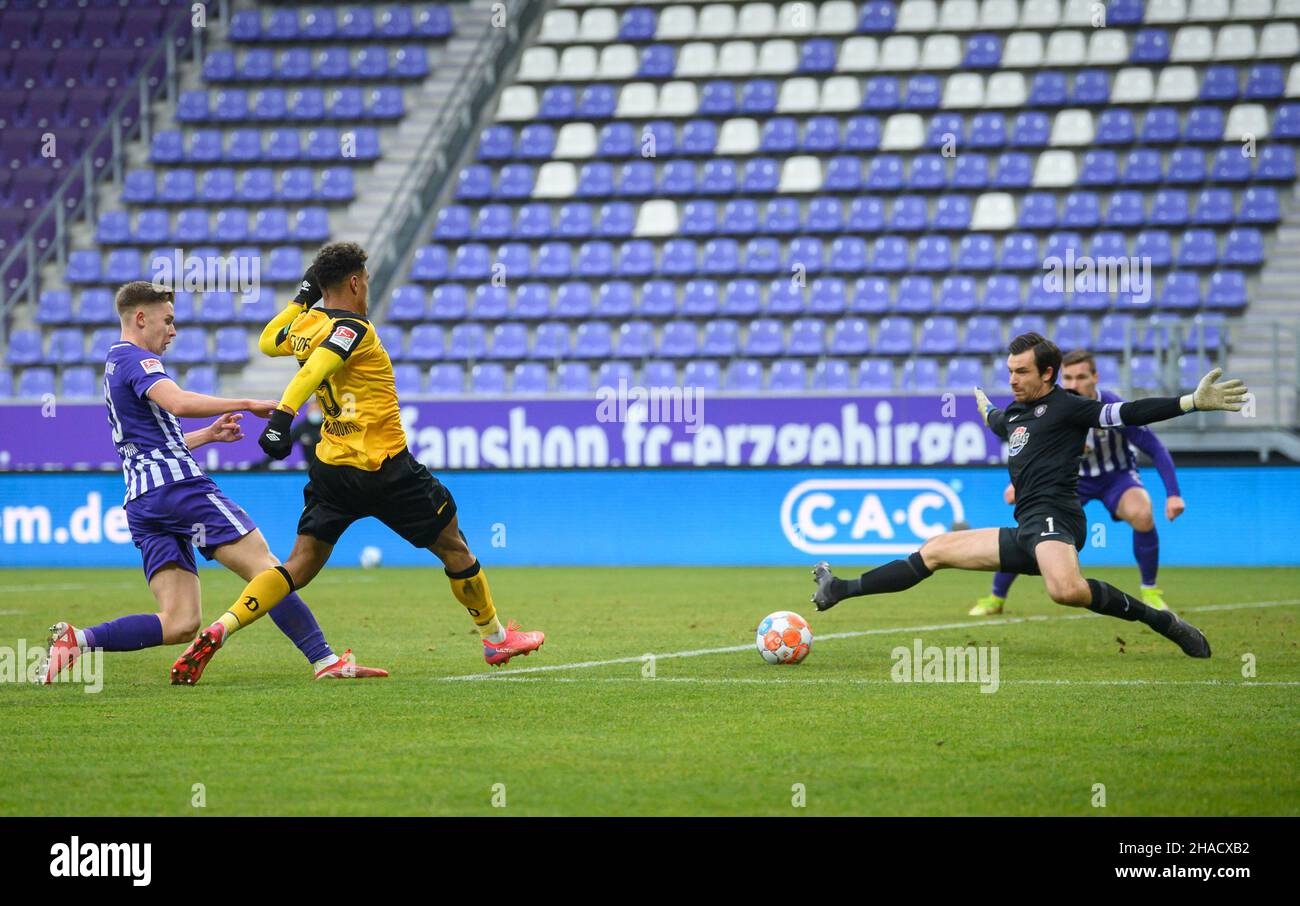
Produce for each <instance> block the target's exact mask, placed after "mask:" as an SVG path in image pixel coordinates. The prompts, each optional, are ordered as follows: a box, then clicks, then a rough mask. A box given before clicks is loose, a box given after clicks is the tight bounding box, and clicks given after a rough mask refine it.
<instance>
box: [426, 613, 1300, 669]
mask: <svg viewBox="0 0 1300 906" xmlns="http://www.w3.org/2000/svg"><path fill="white" fill-rule="evenodd" d="M1295 604H1300V598H1288V599H1286V600H1282V601H1242V602H1237V603H1234V604H1209V605H1206V606H1204V607H1188V608H1185V609H1184V610H1183V611H1182V613H1204V612H1208V611H1217V610H1257V609H1261V608H1265V607H1289V606H1292V605H1295ZM1100 616H1101V615H1100V614H1095V613H1093V612H1092V611H1088V610H1085V611H1083V612H1082V613H1070V614H1063V615H1061V616H1055V617H1053V616H1033V617H998V618H996V619H992V620H964V621H962V622H960V623H931V624H930V625H928V626H894V627H889V628H882V629H861V630H858V631H856V632H830V633H826V634H825V635H818V636H816V641H817V642H826V641H830V640H831V639H857V638H862V637H863V636H869V635H893V634H895V633H900V632H939V631H942V630H947V629H976V628H979V627H983V626H1009V625H1013V624H1016V623H1047V622H1060V621H1063V620H1087V619H1091V618H1093V617H1098V618H1099V617H1100ZM753 647H754V646H753V644H752V643H751V644H748V645H727V646H725V647H722V648H696V649H694V650H690V651H670V652H666V653H664V654H652V653H646V654H639V655H634V656H632V657H616V658H609V659H608V660H603V661H577V662H574V663H571V664H547V665H545V666H542V667H520V668H518V669H515V670H509V671H508V672H505V673H467V674H464V675H462V676H444V677H442V682H460V681H469V680H486V681H499V680H505V679H511V678H514V677H517V676H521V675H523V674H529V673H551V672H553V671H556V670H587V669H590V668H592V667H608V666H612V665H614V664H640V663H643V662H644V661H645V660H646V659H647V658H654V659H655V660H656V661H666V660H671V659H674V658H683V657H703V656H704V655H709V654H734V653H735V652H738V651H749V650H750V649H751V648H753ZM764 682H766V681H764Z"/></svg>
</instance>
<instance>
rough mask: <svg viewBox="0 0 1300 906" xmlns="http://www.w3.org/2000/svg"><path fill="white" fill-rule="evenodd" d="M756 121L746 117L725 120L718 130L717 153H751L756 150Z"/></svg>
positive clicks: (757, 130) (757, 137) (757, 131)
mask: <svg viewBox="0 0 1300 906" xmlns="http://www.w3.org/2000/svg"><path fill="white" fill-rule="evenodd" d="M759 138H760V135H759V129H758V123H757V122H756V121H754V120H752V119H749V118H748V117H742V118H739V119H732V120H727V121H726V122H725V123H723V124H722V127H721V128H720V129H719V130H718V146H717V148H716V151H717V153H718V154H753V153H754V152H755V151H757V150H758V142H759Z"/></svg>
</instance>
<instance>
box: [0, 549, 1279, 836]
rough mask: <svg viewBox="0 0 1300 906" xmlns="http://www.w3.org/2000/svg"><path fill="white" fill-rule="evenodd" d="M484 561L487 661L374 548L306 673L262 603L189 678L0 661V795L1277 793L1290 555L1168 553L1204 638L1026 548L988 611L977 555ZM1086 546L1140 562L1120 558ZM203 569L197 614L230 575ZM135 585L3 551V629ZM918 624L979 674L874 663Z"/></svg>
mask: <svg viewBox="0 0 1300 906" xmlns="http://www.w3.org/2000/svg"><path fill="white" fill-rule="evenodd" d="M837 565H838V567H839V570H840V572H841V573H842V574H848V573H851V572H852V571H853V569H854V567H860V564H852V563H848V562H840V563H838V564H837ZM489 575H490V577H491V581H492V587H493V592H494V596H495V598H496V600H497V602H498V608H499V610H500V611H501V613H502V615H503V616H507V617H513V618H516V619H518V620H520V622H522V623H523V624H524V626H525V628H538V629H543V630H545V631H546V633H547V643H546V645H545V647H544V648H543V649H542V651H541V652H540V653H538V654H535V655H533V656H531V657H527V658H517V659H516V660H515V661H513V662H512V663H511V664H510V666H509V667H507V668H506V669H505V670H501V671H495V672H494V671H490V668H488V667H486V666H485V665H484V663H483V660H482V654H481V650H482V649H481V645H480V644H479V643H478V641H477V636H476V635H475V634H474V632H473V629H472V626H471V625H470V623H469V620H468V618H467V616H466V615H465V613H464V611H463V609H462V608H461V607H460V606H459V605H458V604H457V603H456V602H455V600H454V599H453V598H452V597H451V594H450V591H449V589H448V588H447V583H446V580H445V579H444V578H443V576H442V573H441V571H440V570H439V569H437V568H428V569H394V568H387V567H385V568H382V569H378V570H372V571H360V570H351V569H329V570H327V571H326V572H325V573H324V574H323V575H322V576H321V577H320V578H319V579H318V580H317V581H316V582H315V583H314V584H313V585H312V586H311V587H310V588H308V589H307V590H306V591H305V594H304V597H305V598H306V599H307V601H308V603H309V604H310V605H311V606H312V607H313V609H314V610H315V611H316V613H317V615H318V617H319V618H320V621H321V623H322V625H323V626H324V628H325V631H326V634H327V636H328V637H329V639H330V640H331V642H332V643H333V644H334V645H335V646H336V648H339V649H342V648H345V647H349V646H350V647H352V648H354V649H355V650H356V652H357V654H358V656H359V658H360V660H361V661H362V662H363V663H367V664H373V665H376V666H383V667H387V668H388V669H389V670H391V671H392V677H391V678H389V679H386V680H368V681H357V682H328V683H326V682H319V683H318V682H313V681H312V679H311V674H310V672H309V670H308V668H307V664H306V663H305V661H304V660H303V659H302V657H301V656H300V655H299V654H298V652H297V651H296V649H294V648H293V646H292V645H291V644H290V643H289V642H288V641H287V640H286V639H285V638H284V637H283V636H282V635H280V633H279V631H278V630H277V629H276V628H275V627H274V625H272V623H271V621H270V620H264V621H262V622H260V623H258V624H257V625H256V626H253V627H251V628H249V629H247V630H245V631H243V632H241V633H240V634H239V635H238V636H236V637H235V638H234V639H233V641H232V642H231V644H230V646H229V647H228V648H227V649H225V650H224V651H222V652H221V653H220V654H219V655H218V656H217V657H216V659H215V660H214V661H213V662H212V664H211V665H210V667H209V668H208V671H207V673H205V675H204V677H203V681H202V682H201V683H200V684H199V685H198V686H196V687H194V688H181V687H172V686H170V685H169V684H168V680H167V670H168V667H169V666H170V664H171V662H172V660H173V659H174V658H175V657H176V655H177V654H179V650H180V649H179V648H166V649H161V650H159V649H154V650H149V651H144V652H138V653H129V654H106V655H104V662H103V664H104V685H103V689H102V691H100V692H99V693H97V694H86V692H85V691H84V688H83V687H82V686H78V685H74V684H71V683H65V684H60V685H57V686H54V687H49V688H46V687H39V686H33V685H30V684H27V683H15V682H6V683H3V684H0V713H2V714H3V721H4V732H3V733H0V814H3V815H51V814H64V815H66V814H72V815H82V814H92V815H120V814H128V815H189V814H212V815H230V814H254V815H362V814H403V815H493V814H508V815H555V814H565V815H568V814H600V815H696V814H703V815H718V814H727V815H731V814H741V815H749V814H761V815H799V814H827V815H831V814H833V815H903V814H907V815H935V814H939V815H989V814H1009V815H1043V814H1046V815H1296V814H1300V733H1298V732H1297V728H1298V727H1300V721H1298V718H1300V656H1298V655H1300V652H1298V650H1297V645H1298V644H1300V624H1298V623H1297V618H1300V570H1284V569H1248V570H1247V569H1239V570H1230V569H1213V570H1211V569H1166V570H1164V572H1163V573H1162V576H1161V581H1162V586H1163V587H1164V588H1165V591H1166V595H1167V597H1168V599H1169V601H1170V602H1171V604H1172V605H1173V606H1175V608H1177V609H1179V610H1180V611H1182V612H1183V613H1184V614H1185V615H1186V616H1187V617H1188V618H1189V619H1190V620H1191V621H1192V622H1194V623H1196V624H1197V625H1199V626H1200V627H1201V628H1202V629H1203V630H1204V631H1205V633H1206V635H1207V636H1208V637H1209V638H1210V641H1211V643H1212V644H1213V646H1214V657H1213V658H1212V659H1211V660H1209V661H1196V660H1192V659H1190V658H1187V657H1185V656H1183V655H1182V654H1181V653H1180V652H1179V651H1178V649H1177V648H1176V647H1175V646H1173V645H1172V644H1171V643H1169V642H1166V641H1165V640H1164V639H1162V638H1160V637H1158V636H1156V635H1155V634H1154V633H1152V632H1151V631H1150V630H1148V629H1146V628H1144V627H1142V626H1141V625H1139V624H1134V623H1123V622H1120V621H1117V620H1110V619H1105V618H1100V617H1094V616H1084V617H1082V618H1080V617H1079V616H1078V614H1079V612H1078V611H1072V610H1068V609H1066V608H1062V607H1058V606H1056V605H1054V604H1052V603H1051V602H1050V601H1049V600H1048V599H1047V598H1046V596H1045V595H1044V593H1043V591H1042V584H1041V581H1040V580H1037V579H1032V578H1028V579H1021V580H1020V582H1019V583H1018V584H1017V585H1016V586H1015V588H1014V589H1013V590H1012V596H1011V600H1010V603H1009V606H1008V612H1007V614H1005V615H1004V617H1003V618H1001V619H1000V620H998V621H982V620H979V619H976V618H968V617H966V616H965V613H966V610H967V609H968V608H969V606H970V604H971V602H972V601H973V600H974V599H975V598H976V597H977V596H978V595H981V594H984V593H985V591H986V589H987V586H988V577H987V576H984V575H975V574H970V573H956V572H948V573H941V574H940V575H938V576H936V577H935V578H934V579H931V580H930V581H928V582H926V583H925V584H924V585H922V586H920V587H919V588H917V589H914V590H912V591H911V592H909V593H906V594H900V595H889V596H884V597H881V598H878V599H874V600H869V599H857V600H851V601H848V602H845V603H843V604H841V605H840V606H839V607H837V608H836V609H834V610H832V611H830V612H829V613H826V614H817V613H815V612H814V611H813V608H812V605H810V604H809V603H808V595H809V593H810V592H811V590H812V583H811V580H810V578H809V574H808V571H807V569H800V568H793V569H789V568H787V569H668V568H663V569H572V568H564V569H560V568H555V569H505V568H491V567H489ZM1089 575H1096V576H1098V577H1100V578H1106V579H1109V580H1111V581H1114V582H1116V583H1117V584H1120V585H1121V587H1124V588H1127V589H1130V590H1135V589H1136V585H1137V575H1136V572H1135V571H1134V570H1133V569H1114V570H1103V569H1099V570H1089ZM203 583H204V592H205V594H204V602H205V603H204V614H205V617H206V618H208V619H211V618H212V617H214V616H215V615H216V614H217V613H219V612H220V610H221V609H222V608H223V607H224V606H225V604H226V603H227V602H228V601H229V600H230V599H231V598H232V597H233V596H234V595H235V594H236V593H237V592H238V590H239V583H238V580H236V579H235V578H234V577H233V576H231V575H229V574H227V573H225V572H223V571H219V570H205V571H204V572H203ZM1226 605H1242V606H1234V607H1228V606H1226ZM1261 605H1263V606H1261ZM1206 607H1214V608H1216V609H1205V610H1198V608H1206ZM151 609H152V599H151V598H150V597H149V595H148V591H147V589H146V588H145V586H144V583H143V580H142V578H141V577H140V574H139V572H138V570H65V571H52V570H8V571H0V645H4V646H9V648H10V649H14V648H16V646H17V645H18V643H19V639H27V640H28V641H29V642H31V643H37V642H39V641H43V639H44V630H45V628H46V627H47V626H48V625H49V624H50V623H52V622H54V621H55V620H56V619H66V620H70V621H72V622H73V623H75V624H76V625H78V626H84V625H86V624H88V623H94V622H98V621H100V620H104V619H108V618H111V617H113V616H119V615H122V614H125V613H132V612H139V611H144V610H151ZM781 609H792V610H796V611H798V612H800V613H802V614H803V615H804V616H805V617H808V618H809V620H810V622H811V624H812V628H813V631H814V633H815V634H816V635H817V636H818V637H819V638H818V640H817V641H816V642H815V643H814V646H813V651H812V654H811V656H810V657H809V658H808V660H807V661H806V662H805V663H804V664H802V665H800V666H797V667H770V666H767V665H765V664H764V663H762V662H761V660H760V659H759V657H758V655H757V654H756V653H755V652H754V650H753V649H752V642H753V630H754V628H755V626H756V624H757V623H758V621H759V620H760V619H761V618H762V617H763V616H764V615H765V614H767V613H769V612H771V611H774V610H781ZM1071 615H1074V616H1075V618H1068V617H1070V616H1071ZM1025 618H1027V619H1025ZM950 624H959V625H957V626H950ZM936 627H938V628H936ZM943 627H949V628H943ZM836 633H868V634H862V635H856V636H852V637H840V638H828V636H832V635H834V634H836ZM916 638H920V639H922V640H923V642H924V644H926V645H939V646H949V645H966V644H968V643H970V644H975V645H996V646H998V651H999V654H1000V681H1001V686H1000V688H999V689H998V691H996V692H994V693H991V694H989V693H982V692H980V690H979V688H978V686H976V685H973V684H965V685H959V684H925V683H917V684H903V683H894V682H892V681H891V670H890V668H891V666H892V663H893V662H892V660H891V651H892V650H893V649H894V648H895V646H900V645H902V646H911V645H912V644H913V639H916ZM738 645H744V646H746V648H745V649H744V650H741V651H730V652H725V651H724V652H711V653H703V654H698V655H694V656H689V657H671V658H670V657H660V658H658V659H657V660H656V661H655V663H654V674H655V675H654V678H647V677H645V676H644V675H643V673H644V672H645V670H646V667H645V666H644V665H643V664H642V663H641V661H640V660H633V661H630V662H624V663H617V664H599V665H593V666H574V667H568V668H565V669H558V670H546V671H540V672H538V671H535V670H533V669H532V668H537V667H554V666H558V665H566V664H583V663H588V662H593V661H608V660H612V659H619V658H638V657H639V656H640V655H643V654H646V653H656V654H660V655H666V654H670V653H679V652H684V651H700V650H706V651H707V650H709V649H717V648H727V647H730V646H738ZM1245 655H1251V656H1253V657H1252V658H1248V659H1247V660H1251V661H1253V663H1254V668H1255V676H1254V677H1253V678H1245V677H1243V666H1244V664H1245V661H1243V656H1245ZM521 668H524V669H526V670H527V672H518V671H519V670H520V669H521ZM465 676H484V677H490V678H487V679H483V680H475V679H468V680H466V679H451V678H453V677H465ZM511 677H513V678H511ZM196 784H202V785H203V786H202V788H201V791H202V799H203V801H204V805H203V806H202V807H201V808H200V807H196V806H195V805H194V802H195V800H196V797H197V795H198V794H196V792H195V791H196V789H198V788H196V786H195V785H196ZM1098 784H1101V785H1104V798H1105V805H1104V807H1098V803H1099V802H1100V796H1101V790H1100V788H1099V787H1098V786H1097V785H1098ZM796 785H800V786H796ZM800 791H802V792H800ZM494 799H495V800H496V804H495V805H494ZM800 799H802V801H803V803H804V804H803V805H802V806H798V805H796V802H797V801H798V800H800ZM497 806H503V807H497Z"/></svg>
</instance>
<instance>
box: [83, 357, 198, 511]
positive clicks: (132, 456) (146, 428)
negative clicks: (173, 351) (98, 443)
mask: <svg viewBox="0 0 1300 906" xmlns="http://www.w3.org/2000/svg"><path fill="white" fill-rule="evenodd" d="M166 379H169V376H168V374H167V372H166V371H165V370H164V369H163V363H162V360H161V359H160V358H158V356H157V355H155V354H154V353H152V352H150V351H149V350H147V349H141V348H140V347H139V346H136V345H135V344H134V343H128V342H126V341H125V340H123V341H122V342H120V343H115V344H114V345H113V346H111V347H109V350H108V359H107V361H106V362H105V363H104V402H105V403H106V404H107V405H108V424H109V426H110V427H111V428H112V429H113V444H114V445H115V446H116V447H117V455H118V456H120V457H121V458H122V477H123V478H124V479H126V499H127V500H128V501H131V500H134V499H135V498H137V497H139V496H140V495H141V494H144V493H147V492H148V491H152V490H154V489H155V488H159V487H162V486H163V485H165V484H173V483H175V482H178V481H188V480H189V479H191V478H202V477H203V470H202V469H200V468H199V464H198V463H197V462H195V461H194V457H193V456H191V455H190V450H189V447H187V446H186V445H185V432H184V431H182V430H181V423H180V422H179V421H178V420H177V419H176V416H174V415H172V414H171V413H170V412H168V411H167V410H166V409H163V408H162V407H160V406H159V405H158V404H157V403H155V402H154V401H153V400H151V399H149V397H148V396H146V393H148V391H149V388H150V387H152V386H153V385H154V384H156V383H158V382H159V381H161V380H166Z"/></svg>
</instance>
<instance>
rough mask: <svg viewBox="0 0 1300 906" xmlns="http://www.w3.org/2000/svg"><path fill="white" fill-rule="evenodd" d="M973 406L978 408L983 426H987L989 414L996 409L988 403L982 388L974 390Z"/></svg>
mask: <svg viewBox="0 0 1300 906" xmlns="http://www.w3.org/2000/svg"><path fill="white" fill-rule="evenodd" d="M975 405H976V406H978V407H979V410H980V418H982V419H984V424H986V425H987V424H988V423H989V413H990V412H992V411H993V410H994V409H996V408H997V407H996V406H994V405H993V404H992V403H990V402H989V398H988V396H987V395H985V393H984V388H982V387H976V388H975Z"/></svg>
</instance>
